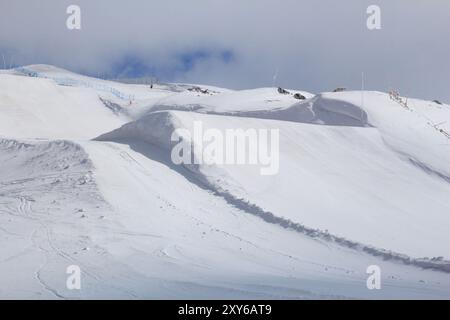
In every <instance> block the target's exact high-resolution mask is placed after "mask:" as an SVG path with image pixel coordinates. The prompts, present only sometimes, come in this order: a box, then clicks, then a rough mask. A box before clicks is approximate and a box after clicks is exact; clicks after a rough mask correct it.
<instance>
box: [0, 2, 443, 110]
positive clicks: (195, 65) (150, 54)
mask: <svg viewBox="0 0 450 320" xmlns="http://www.w3.org/2000/svg"><path fill="white" fill-rule="evenodd" d="M71 4H76V5H79V6H80V7H81V18H82V29H81V30H79V31H70V30H68V29H67V28H66V19H67V17H68V15H67V14H66V8H67V7H68V6H69V5H71ZM371 4H377V5H378V6H380V8H381V24H382V29H381V30H373V31H370V30H368V29H367V28H366V19H367V14H366V8H367V7H368V6H369V5H371ZM449 18H450V2H448V1H446V0H441V1H440V0H434V1H408V0H396V1H387V0H380V1H376V3H375V2H373V1H361V0H347V1H339V2H338V1H335V0H320V1H317V0H307V1H299V0H246V1H230V0H228V1H226V0H160V1H153V0H129V1H126V2H125V1H110V0H95V1H92V0H70V1H67V0H55V1H50V0H47V1H38V0H15V1H12V0H0V53H2V54H4V55H5V56H6V57H7V64H8V63H11V58H13V59H14V60H13V62H12V63H13V64H32V63H48V64H53V65H57V66H61V67H65V68H68V69H70V70H73V71H75V72H81V73H87V74H91V75H97V74H103V75H109V76H142V75H155V76H157V77H158V78H160V79H161V80H164V81H178V82H193V83H208V84H214V85H219V86H225V87H229V88H251V87H260V86H272V85H279V86H284V87H290V88H296V89H304V90H309V91H312V92H320V91H327V90H332V89H334V88H335V87H337V86H345V87H348V88H354V89H359V88H360V87H361V73H362V72H364V74H365V82H366V88H367V89H372V90H384V91H386V90H389V89H390V88H395V89H398V90H400V92H401V93H402V94H405V95H409V96H413V97H420V98H426V99H440V100H443V101H447V102H450V90H449V85H450V58H449V57H450V41H448V34H449V31H450V19H449ZM0 65H2V62H1V61H0Z"/></svg>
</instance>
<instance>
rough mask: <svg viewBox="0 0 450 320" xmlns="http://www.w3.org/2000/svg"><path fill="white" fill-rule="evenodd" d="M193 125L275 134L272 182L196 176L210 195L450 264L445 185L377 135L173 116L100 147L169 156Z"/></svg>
mask: <svg viewBox="0 0 450 320" xmlns="http://www.w3.org/2000/svg"><path fill="white" fill-rule="evenodd" d="M195 121H201V123H202V124H203V127H204V130H207V129H211V128H214V129H217V130H220V131H222V132H223V133H224V135H225V131H226V130H227V129H230V128H235V129H239V128H240V129H244V130H248V129H251V128H256V129H258V130H259V129H261V128H263V129H269V130H270V129H278V128H279V129H280V160H279V172H278V173H277V174H275V175H273V176H265V175H260V174H258V172H259V170H260V169H261V168H260V166H259V167H258V166H251V165H222V166H219V167H217V168H211V166H205V165H203V166H200V168H199V169H198V170H195V171H197V172H196V173H198V174H199V175H200V177H199V179H200V180H207V181H208V182H209V184H210V185H211V188H213V189H214V190H215V191H219V192H226V193H228V194H230V195H232V196H233V198H235V199H246V200H248V201H249V202H250V203H251V204H255V205H258V206H260V207H261V209H263V210H266V211H269V212H271V213H273V214H274V215H275V216H277V217H282V218H285V219H287V220H289V221H292V222H294V223H301V224H304V225H306V226H308V227H311V228H318V229H320V230H323V231H325V230H328V231H329V232H330V233H332V234H336V235H339V236H343V237H345V238H346V239H355V240H356V239H357V240H358V241H360V242H362V243H365V244H371V245H373V246H375V247H378V248H389V249H390V250H393V251H396V252H401V253H405V254H408V255H411V256H414V257H425V256H439V255H444V256H447V257H448V256H450V252H449V249H448V246H447V245H446V244H447V243H448V242H449V241H450V235H449V233H448V226H450V215H449V213H450V203H449V202H448V201H445V199H446V197H447V196H448V195H449V194H450V184H449V181H447V180H446V179H444V178H442V177H441V176H439V175H437V174H434V173H432V172H428V171H426V170H424V169H423V168H421V167H418V166H417V165H415V164H414V163H412V162H411V161H409V159H408V158H405V157H403V156H399V154H398V153H397V152H396V151H395V150H392V149H391V148H388V147H386V145H385V143H384V141H383V136H382V135H380V132H379V131H378V130H377V129H375V128H371V127H364V128H362V127H347V126H342V127H336V126H317V125H306V124H298V123H291V122H289V123H287V122H286V123H284V122H280V121H273V120H260V119H255V118H239V117H229V116H216V115H204V114H196V113H192V112H181V111H176V112H174V111H172V112H159V113H151V114H150V115H148V116H146V117H144V118H143V119H140V120H138V121H137V122H133V123H130V124H127V125H125V126H124V127H123V128H121V129H118V130H116V131H114V132H112V133H109V134H105V135H102V136H101V137H100V138H99V139H101V140H113V141H121V140H127V141H144V142H147V143H151V144H154V145H158V146H160V147H161V148H165V150H166V152H167V153H168V156H170V149H171V148H172V144H174V143H173V142H172V143H171V133H172V132H173V131H174V130H175V129H176V128H177V127H180V126H181V127H183V128H187V129H188V130H189V131H191V132H193V131H194V129H193V128H194V122H195ZM167 129H168V130H167ZM438 138H439V136H438ZM424 147H425V146H424ZM324 150H326V151H324ZM325 154H326V156H325ZM444 155H447V154H445V153H444ZM447 156H448V155H447ZM417 161H419V160H417ZM447 163H450V162H447ZM443 168H444V169H447V168H448V165H446V166H444V167H443ZM375 177H376V179H375ZM337 190H339V191H337ZM424 199H427V201H424ZM423 212H427V214H426V215H425V214H423ZM387 221H388V222H389V223H386V222H387ZM405 225H407V226H408V228H404V226H405ZM430 230H433V232H432V233H431V234H430Z"/></svg>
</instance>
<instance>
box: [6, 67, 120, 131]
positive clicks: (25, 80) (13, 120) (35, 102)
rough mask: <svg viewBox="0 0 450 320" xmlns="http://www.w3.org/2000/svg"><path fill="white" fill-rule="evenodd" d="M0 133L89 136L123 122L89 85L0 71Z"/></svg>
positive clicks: (115, 126)
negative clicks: (84, 85)
mask: <svg viewBox="0 0 450 320" xmlns="http://www.w3.org/2000/svg"><path fill="white" fill-rule="evenodd" d="M0 112H1V113H0V136H4V137H14V138H41V139H55V138H56V139H66V138H71V139H77V138H80V139H90V138H93V137H95V136H97V135H99V134H101V133H102V132H105V130H106V131H108V130H112V129H114V128H117V127H119V126H120V125H122V124H123V123H125V121H126V119H125V118H121V117H118V116H116V115H115V114H114V113H113V112H112V111H111V110H109V109H108V108H106V107H105V106H104V104H103V103H102V102H101V101H100V99H99V97H98V95H97V93H96V92H95V91H93V90H90V89H84V88H75V87H65V86H58V85H56V84H55V83H54V82H53V81H52V80H47V79H36V78H29V77H22V76H12V75H0Z"/></svg>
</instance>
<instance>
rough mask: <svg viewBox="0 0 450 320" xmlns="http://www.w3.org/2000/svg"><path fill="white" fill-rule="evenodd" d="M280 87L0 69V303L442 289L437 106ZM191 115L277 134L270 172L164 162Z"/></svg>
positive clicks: (441, 116)
mask: <svg viewBox="0 0 450 320" xmlns="http://www.w3.org/2000/svg"><path fill="white" fill-rule="evenodd" d="M27 72H28V73H27ZM289 92H290V93H289V94H281V93H279V92H278V90H277V89H276V88H264V89H255V90H244V91H233V90H226V89H221V88H215V87H209V86H199V85H184V84H173V85H170V84H167V85H166V84H157V85H155V86H154V87H153V88H152V89H150V88H149V86H148V85H130V84H124V83H116V82H112V81H104V80H100V79H94V78H89V77H85V76H81V75H77V74H74V73H70V72H68V71H65V70H62V69H58V68H55V67H52V66H44V65H38V66H29V67H25V68H22V69H19V70H11V71H7V72H2V73H1V74H0V137H1V140H0V163H1V164H2V165H1V166H0V241H1V243H2V246H1V247H0V272H1V274H2V276H0V297H2V298H105V297H106V298H289V299H297V298H343V297H344V298H369V299H370V298H412V299H415V298H438V299H448V297H449V294H450V277H449V272H450V269H449V267H450V264H449V262H448V260H450V252H449V250H448V248H447V247H448V246H447V245H446V244H447V243H448V242H449V240H450V239H449V236H448V232H447V230H448V228H449V227H450V204H449V202H448V195H449V193H450V178H449V177H450V167H449V163H450V162H449V160H450V139H449V138H447V136H446V132H448V131H449V130H448V129H449V127H448V125H449V124H448V123H443V122H445V121H446V119H450V106H448V105H445V104H444V105H438V104H436V103H432V102H426V101H420V100H414V99H409V101H408V104H407V107H405V106H402V105H401V104H400V103H398V102H397V101H395V100H393V99H391V98H390V97H389V95H387V94H384V93H380V92H363V93H362V92H340V93H323V94H318V95H313V94H309V93H306V92H303V91H296V90H289ZM295 93H301V94H302V95H303V96H304V97H305V98H306V99H305V100H297V99H295V98H294V97H293V94H295ZM362 94H363V96H362ZM125 98H126V99H125ZM128 98H129V99H128ZM196 123H201V124H202V127H203V129H204V130H207V129H214V130H216V132H220V133H224V134H225V133H226V131H227V130H229V129H244V130H248V129H255V130H261V129H267V130H279V135H280V140H279V142H280V144H279V171H278V172H277V174H274V175H261V174H260V173H261V168H262V167H263V166H261V165H217V164H213V165H206V164H198V165H176V164H174V163H173V161H172V159H171V151H172V150H173V147H174V144H176V141H171V137H172V134H173V133H174V132H175V131H176V130H177V129H186V130H187V131H188V132H192V131H193V130H194V127H195V124H196ZM440 130H442V131H440ZM177 132H181V131H177ZM184 132H186V131H184ZM177 137H183V138H184V139H185V140H189V139H190V137H189V136H183V134H181V133H178V136H177ZM94 138H95V139H94ZM61 139H64V140H61ZM194 143H197V142H196V141H194ZM195 156H197V157H198V156H199V155H198V154H195ZM423 257H430V258H432V257H435V258H434V259H421V258H423ZM70 265H78V266H80V268H81V269H82V271H83V277H82V290H81V291H77V290H73V291H71V290H68V289H67V287H66V280H67V274H66V269H67V267H68V266H70ZM369 265H378V266H380V268H381V270H382V273H381V276H382V289H381V290H368V289H367V287H366V280H367V277H368V275H367V274H366V268H367V267H368V266H369Z"/></svg>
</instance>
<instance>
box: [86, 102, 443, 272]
mask: <svg viewBox="0 0 450 320" xmlns="http://www.w3.org/2000/svg"><path fill="white" fill-rule="evenodd" d="M347 110H351V111H353V113H351V112H349V111H347ZM355 110H356V111H355ZM359 112H360V109H359V108H358V109H356V107H353V108H352V107H350V108H346V109H344V111H343V112H342V113H340V112H339V113H337V111H333V112H332V113H333V114H339V115H340V114H349V117H351V118H354V114H355V113H359ZM177 114H178V115H179V113H174V112H170V111H169V112H155V113H150V114H149V115H147V116H145V117H144V118H142V119H140V120H138V121H135V122H131V123H128V124H126V125H124V126H123V127H121V128H119V129H117V130H114V131H112V132H110V133H106V134H104V135H101V136H100V137H98V138H96V139H95V140H98V141H116V142H121V141H123V142H126V141H132V140H140V141H143V142H146V143H150V144H153V145H155V146H157V147H159V148H161V149H163V150H165V151H166V152H168V153H170V150H171V149H172V147H173V146H174V144H175V142H172V141H171V134H172V132H174V131H175V130H176V129H179V128H182V127H181V125H182V123H183V120H182V119H180V118H178V117H177ZM338 117H339V118H340V116H338ZM340 119H342V118H340ZM343 121H344V122H345V123H348V120H347V119H345V120H343ZM342 125H344V124H342ZM183 128H184V127H183ZM195 156H196V155H195V153H194V157H195ZM168 157H169V155H167V158H168ZM183 166H184V167H185V168H186V169H187V170H189V171H190V172H192V173H194V174H195V178H196V179H197V180H198V182H199V183H200V184H201V185H203V186H206V187H207V188H208V189H210V190H211V191H212V192H214V194H215V195H217V196H219V197H222V198H224V199H225V200H226V201H227V202H228V203H230V204H231V205H233V206H235V207H236V208H238V209H240V210H242V211H245V212H246V213H249V214H253V215H256V216H258V217H260V218H262V219H263V220H264V221H266V222H269V223H273V224H277V225H279V226H282V227H284V228H287V229H291V230H295V231H297V232H300V233H302V234H305V235H307V236H308V237H311V238H316V239H321V240H324V241H329V242H334V243H337V244H339V245H342V246H345V247H347V248H351V249H354V250H357V251H362V252H366V253H369V254H371V255H374V256H377V257H382V258H383V259H384V260H392V261H398V262H402V263H405V264H408V265H414V266H418V267H422V268H429V269H434V270H439V271H444V272H450V261H446V260H443V259H428V258H426V259H424V258H413V257H409V256H408V255H405V254H401V253H397V252H394V251H391V250H386V249H381V248H376V247H374V246H371V245H367V244H363V243H360V242H358V241H354V240H350V239H346V238H344V237H340V236H336V235H333V234H331V233H329V232H328V231H323V230H320V229H315V228H310V227H308V226H305V225H303V224H300V223H297V222H294V221H291V220H289V219H286V218H284V217H282V216H277V215H276V214H274V213H272V212H270V211H266V210H264V209H262V208H261V207H259V206H258V205H255V204H252V203H251V202H249V201H248V200H246V199H243V198H239V197H238V196H236V195H233V194H232V193H231V192H230V191H229V190H227V189H225V188H224V187H223V186H221V185H220V184H218V183H217V182H216V181H215V179H214V176H210V175H209V174H210V173H211V171H218V170H219V169H218V168H211V166H208V168H207V169H205V168H202V167H201V166H198V165H183ZM205 171H207V172H208V173H206V174H205V173H204V172H205ZM216 175H217V174H216ZM220 176H221V178H222V179H223V177H224V173H223V172H221V173H220ZM225 179H228V180H231V179H232V177H229V176H228V177H226V178H225ZM221 183H222V180H221Z"/></svg>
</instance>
